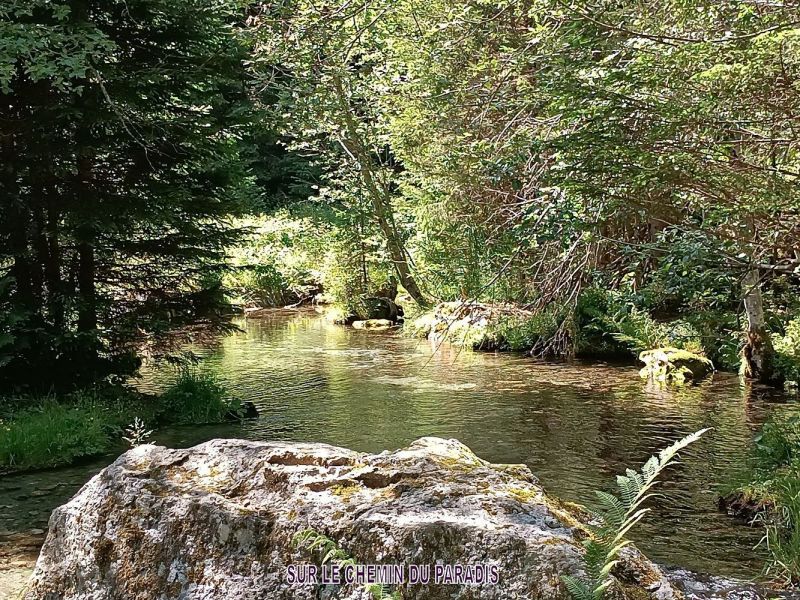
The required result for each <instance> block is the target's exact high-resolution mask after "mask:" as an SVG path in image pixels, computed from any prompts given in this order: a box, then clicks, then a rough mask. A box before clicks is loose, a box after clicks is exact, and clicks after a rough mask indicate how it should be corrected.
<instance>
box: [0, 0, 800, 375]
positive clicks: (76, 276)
mask: <svg viewBox="0 0 800 600" xmlns="http://www.w3.org/2000/svg"><path fill="white" fill-rule="evenodd" d="M797 14H798V6H797V3H796V2H795V0H785V1H778V2H770V3H763V2H756V1H754V0H726V1H725V2H717V1H713V2H712V1H710V0H691V1H687V0H658V1H657V2H646V3H645V2H639V1H635V0H631V1H628V2H611V1H606V0H600V1H598V2H593V3H587V2H578V1H574V0H572V1H569V0H568V1H564V0H526V1H524V2H517V1H511V0H501V1H492V2H489V1H485V0H470V1H468V2H461V1H458V2H456V1H454V0H432V1H431V2H426V3H418V2H415V1H412V0H367V1H366V2H357V3H355V2H352V1H351V0H332V1H327V2H323V3H318V2H311V1H308V0H292V1H284V0H275V1H274V2H265V3H240V2H236V1H234V0H214V2H211V3H208V2H198V1H197V0H131V1H127V2H123V1H121V0H120V1H110V2H100V1H99V0H61V1H57V2H43V1H41V0H36V1H34V2H20V1H19V0H3V1H2V3H0V16H2V22H1V23H0V27H2V40H3V42H2V44H0V140H2V144H1V147H2V153H3V154H2V155H3V159H2V167H3V169H2V180H1V181H0V196H1V197H2V202H3V206H4V211H3V214H2V219H0V236H1V239H2V258H0V276H1V278H0V303H2V305H3V311H2V317H0V318H1V319H2V323H1V324H0V327H1V328H2V333H0V380H2V381H3V383H4V385H9V386H13V387H15V388H26V387H30V386H32V385H34V384H35V385H36V386H43V387H52V386H56V387H59V386H63V387H66V388H69V387H72V386H74V385H77V384H80V385H83V384H85V383H86V382H89V381H93V380H97V379H98V378H108V377H111V378H124V377H126V376H127V375H130V374H131V373H133V372H135V371H136V369H137V365H138V360H139V358H138V357H141V356H142V355H150V354H152V353H158V352H159V350H157V349H156V348H157V345H158V343H162V342H164V339H165V337H166V336H167V334H169V333H171V332H175V331H178V330H180V331H184V332H185V331H186V329H185V327H186V325H188V324H197V323H202V324H204V325H205V326H212V325H214V324H217V323H221V322H222V321H223V320H224V319H223V318H222V317H223V316H224V310H223V307H224V304H225V302H226V301H230V300H231V299H234V300H235V301H236V303H239V304H242V303H243V304H260V305H263V304H283V303H287V301H289V300H292V299H296V298H297V297H298V296H303V294H305V293H310V292H311V291H314V290H318V289H319V284H320V283H322V282H324V284H323V287H324V288H326V290H330V291H331V292H332V295H333V296H334V297H335V298H336V299H337V300H339V301H340V302H342V303H343V304H354V303H356V302H357V301H358V300H359V299H360V298H363V297H365V296H368V295H370V294H374V293H375V290H376V289H379V288H380V287H381V286H382V285H384V283H385V282H386V280H388V279H389V277H390V276H392V277H396V278H397V280H398V281H399V283H400V285H401V288H402V289H403V291H404V293H406V294H408V296H409V297H410V298H411V299H412V300H413V301H414V302H415V303H417V304H419V305H420V306H423V307H424V306H429V305H430V304H432V303H434V302H439V301H452V300H478V301H482V302H508V303H514V304H517V305H520V306H523V307H525V309H526V310H531V311H533V312H539V313H542V314H543V315H544V314H547V317H546V320H548V321H550V320H552V319H553V318H554V319H555V321H556V323H555V326H554V327H548V329H549V331H548V333H547V335H548V341H547V343H542V342H537V351H538V352H539V353H543V354H554V355H572V354H575V353H576V352H580V351H581V348H582V347H585V346H586V345H587V344H586V343H585V340H586V337H587V335H591V333H592V331H593V330H600V331H601V335H603V336H604V338H603V340H604V343H606V344H610V345H612V346H613V345H614V341H613V339H612V334H616V335H617V336H618V339H617V341H619V339H622V338H620V337H619V336H628V338H627V339H628V342H629V345H631V346H635V345H636V343H637V342H636V340H635V338H636V336H637V335H639V337H643V336H644V337H646V336H647V335H649V334H650V333H653V332H656V331H657V330H659V328H661V329H663V330H664V331H666V330H667V329H669V330H670V331H671V330H672V329H674V327H673V326H672V325H671V323H672V322H674V321H676V320H677V321H680V323H682V325H680V327H678V329H680V328H681V327H682V328H683V329H682V331H683V332H684V333H685V332H691V335H692V336H694V337H695V338H696V339H695V340H694V344H695V345H696V346H697V347H698V349H699V350H701V351H703V352H705V353H706V354H708V355H710V356H712V358H714V359H715V360H717V362H718V363H719V364H721V365H723V366H724V367H726V368H736V367H737V364H736V363H737V362H738V356H739V353H740V351H742V356H743V357H744V367H745V373H746V374H747V375H748V376H751V377H755V378H759V379H762V380H765V381H775V382H779V381H781V380H783V379H787V378H788V379H791V378H794V377H796V375H797V360H796V358H797V357H796V348H795V346H796V344H795V343H794V334H793V333H792V332H793V325H791V324H790V323H791V322H792V319H796V318H797V316H798V306H797V297H798V294H797V292H798V273H799V272H800V271H799V269H800V254H799V252H800V249H798V239H800V235H798V234H799V233H800V232H799V231H798V224H799V223H800V212H799V211H798V209H799V208H800V197H799V194H798V189H800V188H798V185H797V178H798V175H800V171H798V169H800V162H799V161H798V154H797V141H798V132H797V119H796V114H797V111H798V109H800V106H798V105H799V104H800V101H799V99H798V98H799V97H800V96H799V93H800V84H798V76H800V28H799V27H798V18H797ZM276 215H277V216H276ZM292 228H294V232H292ZM299 232H302V233H299ZM242 236H245V237H244V239H245V240H247V241H246V242H245V243H244V244H242V242H241V241H240V240H242ZM599 291H601V292H602V293H600V292H599ZM553 307H558V309H557V310H554V309H553ZM611 308H613V310H611V311H610V312H607V313H606V314H602V313H603V311H604V310H605V309H611ZM590 314H593V315H594V316H593V317H592V318H587V315H590ZM540 320H541V319H540ZM650 320H652V321H653V323H655V325H653V326H652V327H651V330H650V331H649V332H648V331H633V332H632V333H633V334H634V335H633V337H631V331H630V330H631V329H632V328H633V329H636V325H637V323H639V324H642V323H644V325H646V326H649V325H648V323H650ZM626 329H627V333H626ZM537 336H538V337H537V339H538V338H539V337H541V336H539V334H538V333H537ZM518 337H520V339H522V338H526V337H529V336H528V334H522V335H521V336H518ZM662 337H663V336H662ZM519 343H522V342H519ZM515 345H517V343H516V342H515ZM41 365H48V369H47V376H46V377H44V378H40V377H33V376H32V372H33V371H34V370H35V369H36V368H37V367H39V366H41Z"/></svg>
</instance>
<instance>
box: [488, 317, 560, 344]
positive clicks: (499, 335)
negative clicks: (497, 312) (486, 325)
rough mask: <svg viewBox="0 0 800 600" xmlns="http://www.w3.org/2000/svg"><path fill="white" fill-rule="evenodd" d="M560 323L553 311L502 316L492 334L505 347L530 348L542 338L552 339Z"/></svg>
mask: <svg viewBox="0 0 800 600" xmlns="http://www.w3.org/2000/svg"><path fill="white" fill-rule="evenodd" d="M559 324H560V321H559V319H558V317H557V316H556V315H555V314H553V312H552V311H545V312H541V313H536V314H533V315H530V316H527V317H516V316H508V317H501V318H500V319H499V320H498V322H497V323H496V324H495V325H494V326H493V327H492V330H491V332H490V334H491V337H492V338H494V339H495V340H497V343H498V344H500V345H501V346H502V347H503V348H505V349H508V350H514V351H523V350H530V349H531V348H534V347H536V345H537V344H538V343H540V342H541V341H542V340H549V339H551V338H552V337H553V336H554V335H555V334H556V332H557V331H558V326H559Z"/></svg>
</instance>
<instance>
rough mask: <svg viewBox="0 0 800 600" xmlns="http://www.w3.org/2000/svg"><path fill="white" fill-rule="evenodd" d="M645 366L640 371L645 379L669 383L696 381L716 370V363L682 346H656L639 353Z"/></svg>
mask: <svg viewBox="0 0 800 600" xmlns="http://www.w3.org/2000/svg"><path fill="white" fill-rule="evenodd" d="M639 360H640V361H641V362H643V363H644V367H643V368H642V369H641V371H639V374H640V375H641V376H642V378H643V379H653V380H655V381H661V382H669V383H685V382H687V381H696V380H698V379H701V378H703V377H705V376H706V375H708V374H710V373H713V372H714V363H713V362H711V360H709V359H708V358H706V357H705V356H700V355H699V354H695V353H693V352H689V351H688V350H682V349H680V348H655V349H653V350H645V351H644V352H642V353H640V354H639Z"/></svg>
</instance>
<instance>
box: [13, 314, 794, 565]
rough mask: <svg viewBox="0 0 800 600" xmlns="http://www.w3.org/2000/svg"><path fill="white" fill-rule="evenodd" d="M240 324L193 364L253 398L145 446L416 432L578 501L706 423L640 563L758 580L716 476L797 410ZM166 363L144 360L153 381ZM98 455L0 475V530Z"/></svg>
mask: <svg viewBox="0 0 800 600" xmlns="http://www.w3.org/2000/svg"><path fill="white" fill-rule="evenodd" d="M241 326H242V328H243V329H244V331H243V332H242V333H236V334H233V335H230V336H226V337H224V338H221V339H218V340H216V341H215V342H214V343H213V344H212V345H210V346H207V347H203V348H195V349H194V350H195V351H197V352H198V353H200V354H201V355H204V356H205V358H206V360H205V361H204V368H207V369H210V370H212V371H213V372H215V373H216V374H217V375H218V376H219V377H220V379H221V380H222V381H223V382H224V383H225V384H226V385H227V387H228V389H229V390H230V391H231V392H232V393H233V394H234V395H236V396H238V397H240V398H241V399H243V400H250V401H252V402H254V403H255V404H256V405H257V406H258V409H259V411H260V417H259V419H257V420H254V421H250V422H245V423H244V424H242V425H224V426H207V427H194V428H174V429H170V430H163V431H159V432H157V434H156V436H155V438H156V442H157V443H160V444H165V445H169V446H189V445H193V444H196V443H199V442H201V441H204V440H207V439H210V438H214V437H243V438H248V439H255V440H276V439H281V440H294V441H321V442H327V443H331V444H335V445H340V446H346V447H349V448H353V449H356V450H361V451H367V452H377V451H381V450H384V449H387V448H389V449H392V448H397V447H400V446H403V445H405V444H407V443H409V442H410V441H412V440H414V439H416V438H418V437H422V436H426V435H434V436H441V437H448V438H449V437H455V438H458V439H459V440H461V441H462V442H464V443H465V444H467V445H468V446H470V447H471V448H472V449H473V450H474V451H475V452H476V453H477V454H478V455H479V456H481V457H483V458H485V459H487V460H490V461H493V462H502V463H516V462H523V463H526V464H527V465H529V466H530V468H531V469H532V470H533V472H534V473H535V474H536V475H537V476H538V477H539V479H540V481H541V483H542V484H543V485H544V487H545V489H547V490H548V491H549V492H550V493H552V494H554V495H556V496H559V497H561V498H564V499H566V500H572V501H577V502H582V503H591V501H592V498H593V497H594V494H593V490H595V489H610V488H611V486H613V480H614V475H616V474H617V473H619V472H620V471H622V470H624V468H626V467H629V466H630V467H637V466H639V465H640V464H641V463H642V462H644V461H645V460H646V459H647V457H648V456H649V455H650V454H651V453H653V452H654V451H656V450H658V449H660V448H661V447H663V446H666V445H668V444H670V443H672V442H673V441H675V440H676V439H678V438H680V437H682V436H684V435H686V434H688V433H691V432H693V431H696V430H697V429H700V428H703V427H713V428H714V430H713V431H712V432H711V433H710V434H708V435H707V436H706V437H705V438H704V439H703V440H701V441H700V442H699V443H698V444H696V445H695V446H694V447H692V448H690V449H689V450H688V451H687V452H686V453H685V454H684V456H683V460H682V464H680V465H679V466H677V467H673V468H672V469H671V470H670V472H669V474H668V476H667V480H666V483H665V485H664V486H663V487H662V488H661V493H662V494H663V497H662V498H661V499H660V500H659V502H658V503H656V504H655V506H654V507H653V512H652V514H651V515H649V517H648V520H647V523H646V524H645V525H643V526H642V527H641V528H640V529H638V531H637V532H636V533H635V535H634V538H635V539H636V541H637V543H638V545H639V546H640V547H641V548H642V549H643V550H644V551H645V552H646V553H648V554H649V555H650V556H651V557H652V558H654V559H656V560H658V561H661V562H664V563H668V564H673V565H680V566H683V567H687V568H690V569H694V570H698V571H705V572H713V573H716V574H727V575H735V576H740V577H749V576H755V575H756V574H757V573H758V571H759V569H760V566H761V564H762V563H763V555H762V554H761V550H760V549H759V550H754V549H753V547H754V546H755V545H756V543H757V542H758V541H759V539H760V532H759V531H758V530H753V529H749V528H747V527H743V526H741V525H737V524H736V523H734V522H733V521H731V520H730V519H729V518H728V517H726V516H725V515H723V514H720V513H719V512H718V511H717V509H716V504H717V496H718V489H719V485H720V484H723V483H725V482H727V481H729V480H730V479H731V478H732V477H735V476H736V475H737V474H738V473H740V472H741V470H742V468H743V466H744V462H745V459H746V456H747V452H748V446H749V442H750V439H751V437H752V435H753V433H754V432H755V431H756V430H757V429H758V427H759V426H760V425H761V423H763V421H764V419H765V418H766V416H767V414H768V413H769V412H770V411H772V410H795V406H794V405H791V404H783V405H781V404H776V403H774V402H770V401H769V399H765V398H762V397H759V393H754V392H753V390H751V389H747V388H743V387H742V386H741V384H740V382H739V379H738V378H737V377H734V376H728V375H717V376H715V378H714V380H713V381H709V382H706V383H704V384H702V385H699V386H695V387H691V388H685V389H680V390H662V389H658V388H656V387H652V386H648V385H646V384H645V383H643V382H642V381H641V380H640V379H639V377H638V375H637V372H636V369H635V368H632V367H631V366H614V365H607V364H597V363H595V364H588V363H572V364H555V363H545V362H536V361H532V360H531V359H528V358H524V357H521V356H511V355H494V354H477V353H471V352H459V351H457V350H456V349H453V348H449V347H442V348H440V349H439V351H438V352H436V353H432V350H433V349H432V348H431V346H430V345H429V344H428V343H427V342H421V341H418V340H412V339H407V338H404V337H402V336H399V335H397V334H392V333H374V332H364V331H358V330H353V329H346V328H342V327H336V326H333V325H329V324H328V323H326V322H325V321H324V320H323V319H321V318H319V317H318V316H317V315H315V314H314V313H308V312H291V313H289V312H286V311H276V312H275V313H274V314H273V315H270V316H267V317H263V318H259V319H257V320H256V319H250V320H247V321H242V323H241ZM170 377H171V373H167V372H159V371H156V370H150V371H147V372H145V373H144V376H143V380H142V382H141V387H142V388H143V389H146V390H149V391H157V390H158V389H159V388H160V387H161V386H163V385H164V384H165V382H166V381H168V379H169V378H170ZM108 462H109V459H108V458H106V459H104V460H100V461H97V462H95V463H91V464H88V465H83V466H80V467H71V468H66V469H58V470H53V471H48V472H41V473H36V474H30V475H18V476H14V477H6V478H4V479H3V480H2V481H1V482H0V536H2V535H5V536H6V537H8V536H9V535H19V534H20V532H31V531H33V532H34V534H35V535H41V533H40V532H41V530H43V529H45V528H46V522H47V517H48V515H49V512H50V511H51V510H52V508H54V507H55V506H57V505H58V504H60V503H62V502H64V501H65V500H67V499H68V498H69V497H70V496H71V495H72V494H73V493H75V491H77V489H79V488H80V486H81V485H82V484H83V483H85V482H86V481H87V480H88V478H89V477H90V476H91V475H92V474H93V473H95V472H97V471H98V470H99V469H101V468H102V467H103V466H104V465H105V464H107V463H108Z"/></svg>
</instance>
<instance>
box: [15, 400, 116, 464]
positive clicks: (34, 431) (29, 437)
mask: <svg viewBox="0 0 800 600" xmlns="http://www.w3.org/2000/svg"><path fill="white" fill-rule="evenodd" d="M123 418H124V417H123ZM119 424H120V417H119V415H117V414H115V412H114V411H113V410H111V409H109V407H106V406H103V405H102V404H101V403H100V402H99V401H98V399H97V398H94V397H91V396H88V395H85V394H83V393H79V394H76V395H73V396H72V397H70V398H69V402H68V403H61V402H58V401H57V400H56V399H55V398H54V397H52V396H49V397H46V398H44V399H43V400H40V401H39V403H38V404H37V405H34V406H32V407H29V408H22V409H18V410H16V411H14V412H13V413H10V414H7V415H5V416H4V418H3V419H2V420H0V470H6V471H12V470H13V471H16V470H26V469H34V468H44V467H54V466H58V465H63V464H69V463H72V462H75V461H76V460H78V459H80V458H83V457H87V456H92V455H96V454H100V453H102V452H107V451H108V450H110V449H111V447H112V445H113V444H112V435H113V433H114V431H115V430H116V429H117V427H118V426H119Z"/></svg>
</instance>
